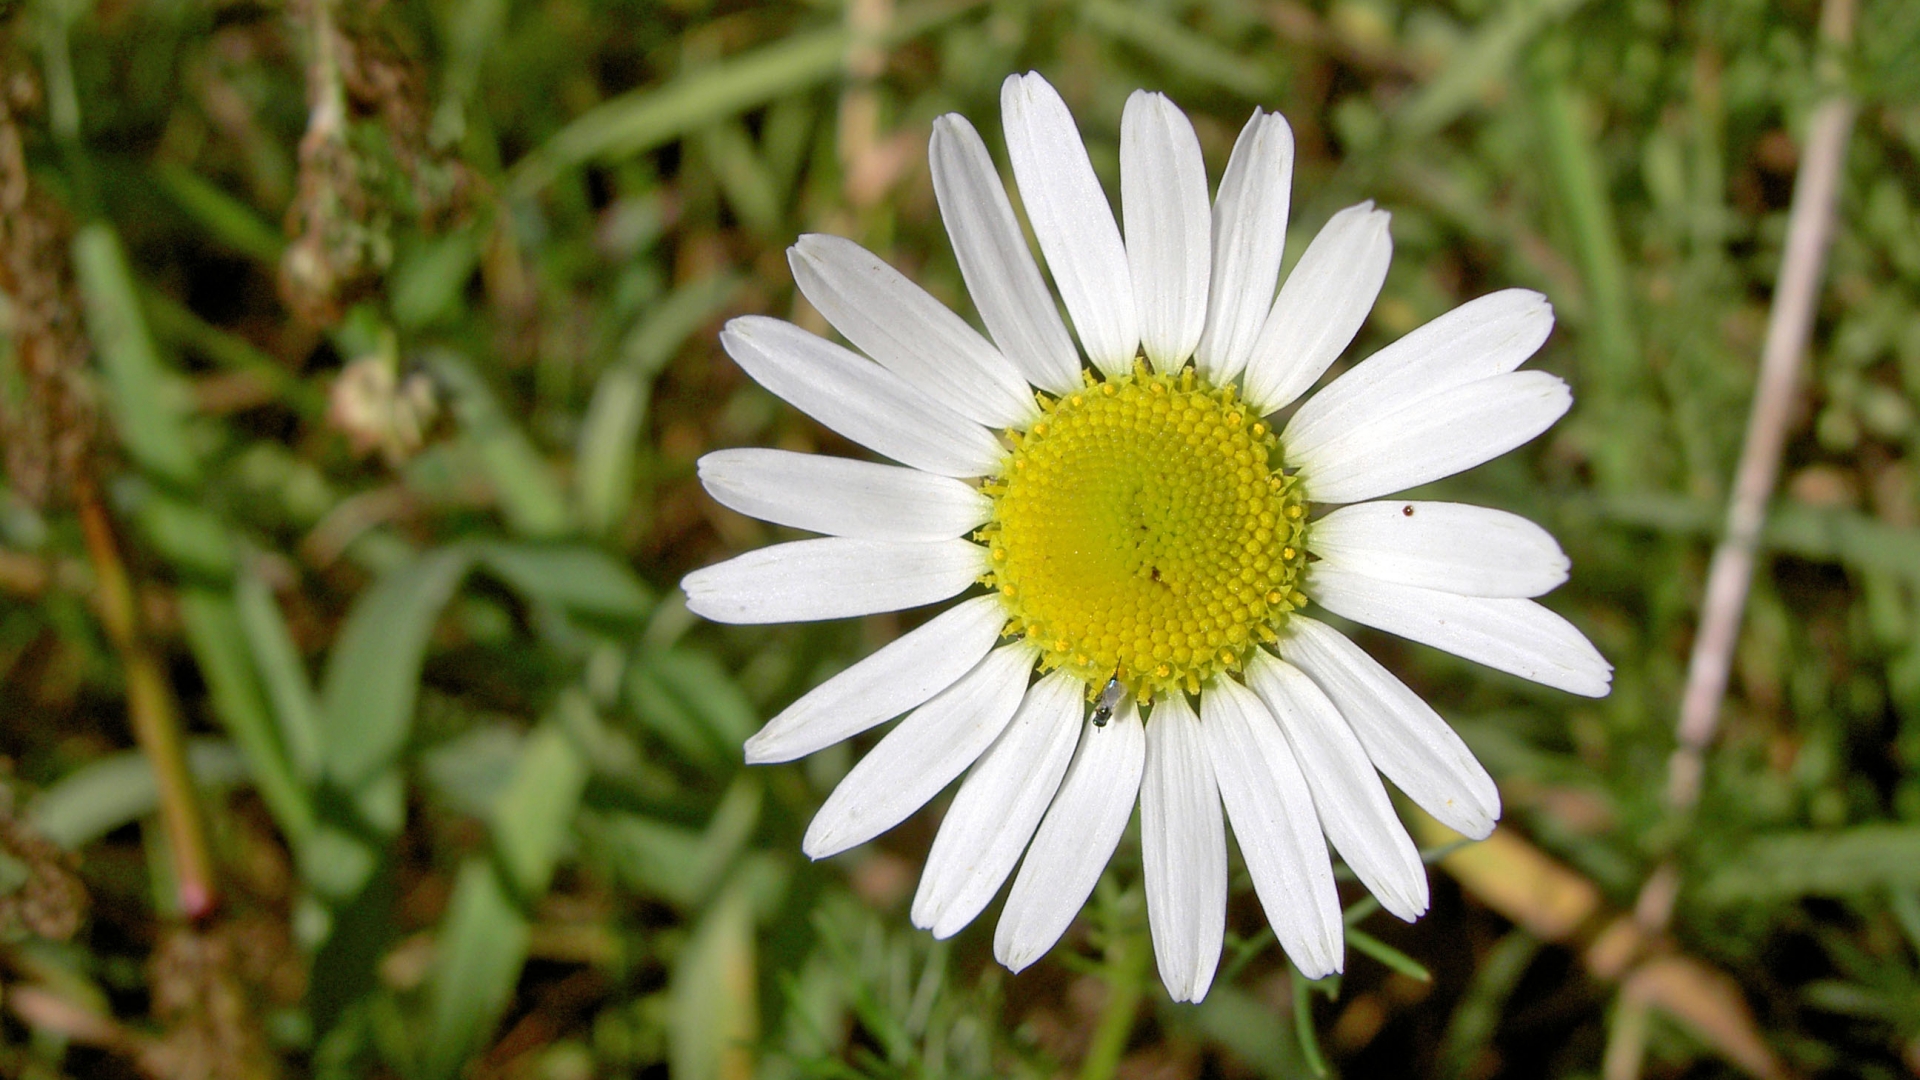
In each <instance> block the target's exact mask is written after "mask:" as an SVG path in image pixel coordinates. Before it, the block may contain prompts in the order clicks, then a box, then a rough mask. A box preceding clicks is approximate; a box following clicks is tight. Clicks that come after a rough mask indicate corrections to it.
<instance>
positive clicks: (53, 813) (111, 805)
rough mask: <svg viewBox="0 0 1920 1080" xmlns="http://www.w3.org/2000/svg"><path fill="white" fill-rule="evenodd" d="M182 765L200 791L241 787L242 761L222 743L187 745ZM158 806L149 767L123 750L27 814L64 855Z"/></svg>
mask: <svg viewBox="0 0 1920 1080" xmlns="http://www.w3.org/2000/svg"><path fill="white" fill-rule="evenodd" d="M187 765H188V767H189V768H191V769H192V770H193V779H194V783H195V784H197V785H198V786H199V787H201V788H202V789H206V788H222V787H231V786H233V785H235V784H240V783H244V782H246V779H247V763H246V759H245V758H244V757H242V756H241V755H240V753H239V752H238V751H236V750H235V749H234V748H233V745H232V744H231V743H228V742H226V741H225V740H222V739H194V740H193V741H192V742H189V743H188V744H187ZM159 806H160V789H159V785H158V784H156V783H155V782H154V779H153V767H152V766H150V765H148V764H147V759H146V757H145V756H143V755H142V754H141V753H140V752H139V751H138V750H122V751H119V752H117V753H113V754H108V755H107V756H105V757H102V758H96V759H95V760H93V761H91V762H89V763H87V764H85V765H82V766H81V767H80V768H78V769H75V770H74V771H72V772H70V773H68V774H67V775H66V776H65V777H64V778H63V779H62V780H61V781H60V782H59V783H57V784H55V785H53V786H52V787H50V788H48V789H46V790H45V791H43V792H41V793H40V795H39V797H38V798H36V799H34V801H33V804H32V806H31V807H30V808H29V810H28V817H29V818H31V819H32V821H33V827H34V828H35V829H37V830H39V832H40V835H42V836H44V837H46V838H47V839H49V840H51V841H53V842H54V843H56V844H59V845H60V846H61V847H64V848H67V849H69V850H71V849H74V848H79V847H81V846H83V845H85V844H88V843H91V842H93V841H95V840H98V839H99V838H101V837H102V836H105V835H107V834H108V833H110V832H112V831H113V830H115V829H118V828H120V827H121V826H122V825H128V824H131V823H132V822H135V821H138V820H139V819H141V818H143V817H145V816H147V815H148V814H151V813H153V812H154V811H155V810H156V809H158V808H159Z"/></svg>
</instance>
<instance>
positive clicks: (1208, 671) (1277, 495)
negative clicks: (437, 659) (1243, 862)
mask: <svg viewBox="0 0 1920 1080" xmlns="http://www.w3.org/2000/svg"><path fill="white" fill-rule="evenodd" d="M1041 408H1042V415H1041V418H1040V419H1039V420H1037V421H1035V422H1034V424H1033V426H1032V427H1031V428H1029V429H1028V430H1027V431H1026V432H1024V433H1016V434H1015V435H1014V449H1013V452H1012V454H1011V455H1009V457H1008V459H1007V465H1006V469H1005V475H1003V476H1000V477H997V478H995V479H994V480H992V481H990V482H989V483H988V484H987V487H986V491H987V494H988V495H989V496H991V497H992V499H993V517H992V518H991V519H990V520H989V521H988V523H987V524H986V525H985V526H984V527H983V528H982V529H981V530H980V533H979V539H980V540H981V541H982V542H984V543H985V544H986V545H987V547H988V551H989V554H990V557H991V559H992V563H991V566H992V569H991V571H990V572H989V573H988V575H987V583H988V584H989V585H990V586H991V587H993V588H994V589H996V590H997V591H998V592H999V594H1000V597H1001V600H1002V601H1003V602H1004V603H1005V604H1006V606H1007V612H1008V632H1009V633H1012V634H1017V635H1020V636H1023V637H1024V638H1025V639H1026V640H1027V642H1028V643H1029V644H1031V645H1033V646H1034V647H1036V648H1038V649H1039V650H1040V652H1041V655H1042V660H1041V663H1042V664H1043V665H1044V666H1045V667H1047V668H1064V669H1066V670H1067V671H1069V672H1071V673H1072V674H1074V675H1077V676H1079V677H1080V678H1081V679H1083V680H1085V681H1086V683H1087V685H1088V686H1089V687H1090V688H1092V689H1091V690H1090V692H1097V691H1098V690H1099V688H1100V687H1103V686H1105V685H1106V683H1107V682H1108V680H1109V679H1111V678H1114V677H1116V676H1117V677H1118V678H1119V680H1120V682H1121V684H1122V685H1124V686H1125V687H1126V688H1127V689H1128V690H1129V691H1131V692H1132V693H1133V695H1134V696H1135V697H1138V698H1141V699H1143V700H1144V699H1149V698H1150V697H1151V696H1152V695H1154V694H1155V693H1158V692H1163V691H1169V690H1174V689H1184V690H1186V691H1188V692H1191V693H1197V692H1199V690H1200V685H1201V684H1202V683H1204V682H1206V681H1207V680H1208V679H1210V678H1212V677H1213V676H1214V675H1217V674H1219V673H1220V672H1222V671H1228V670H1234V669H1237V668H1238V667H1239V666H1240V663H1241V661H1242V660H1244V659H1245V658H1246V656H1247V653H1248V651H1249V650H1250V649H1252V648H1253V647H1254V646H1255V645H1256V644H1257V643H1258V642H1261V641H1272V640H1274V639H1275V636H1276V631H1277V630H1278V629H1279V627H1280V626H1281V624H1282V623H1284V622H1285V620H1286V617H1287V615H1288V613H1289V612H1291V611H1293V610H1294V609H1295V608H1297V607H1299V606H1300V605H1301V604H1303V603H1305V598H1304V597H1303V596H1301V595H1300V593H1299V592H1298V591H1297V590H1296V588H1295V584H1296V582H1297V581H1298V580H1299V577H1300V572H1301V570H1302V569H1303V568H1304V567H1305V565H1306V558H1307V556H1306V551H1307V544H1306V535H1305V534H1306V507H1305V499H1304V497H1303V495H1302V493H1301V492H1300V489H1299V486H1298V485H1297V484H1296V483H1295V481H1294V478H1293V477H1291V476H1288V475H1286V474H1285V473H1284V472H1283V471H1282V470H1281V468H1280V466H1279V460H1280V444H1279V440H1278V438H1276V437H1275V435H1274V433H1273V431H1272V429H1271V428H1269V427H1268V426H1267V425H1266V424H1265V423H1264V422H1263V421H1262V420H1261V419H1260V418H1259V417H1258V416H1256V415H1254V414H1253V411H1252V410H1251V409H1249V408H1247V407H1246V405H1245V404H1244V403H1242V402H1241V401H1239V400H1238V399H1237V397H1236V395H1235V393H1234V390H1233V388H1232V387H1231V386H1228V387H1220V388H1215V387H1213V386H1210V385H1208V384H1207V382H1206V381H1205V380H1203V379H1200V378H1199V377H1197V376H1196V375H1195V374H1194V373H1193V371H1192V369H1187V370H1185V371H1183V372H1181V373H1180V374H1178V375H1160V374H1154V373H1152V372H1150V371H1148V370H1147V369H1146V367H1145V365H1140V366H1138V367H1137V368H1136V369H1135V370H1134V372H1133V373H1132V374H1130V375H1127V376H1124V377H1122V378H1118V379H1112V380H1108V381H1106V382H1099V383H1091V384H1090V385H1088V386H1087V387H1086V388H1084V389H1082V390H1079V391H1076V392H1074V393H1071V394H1068V395H1066V396H1064V397H1062V398H1059V399H1058V400H1048V399H1044V398H1043V399H1042V403H1041Z"/></svg>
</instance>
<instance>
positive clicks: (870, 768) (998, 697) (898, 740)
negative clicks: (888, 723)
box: [800, 643, 1036, 859]
mask: <svg viewBox="0 0 1920 1080" xmlns="http://www.w3.org/2000/svg"><path fill="white" fill-rule="evenodd" d="M1035 656H1036V654H1035V653H1034V651H1033V649H1031V648H1029V647H1028V646H1026V645H1024V644H1019V643H1016V644H1013V645H1002V646H1001V647H1000V648H998V649H995V650H994V651H992V652H990V653H988V654H987V658H986V659H984V660H982V661H980V663H978V664H977V665H975V666H974V669H973V670H972V671H969V672H967V673H966V674H965V675H964V676H962V677H961V679H960V681H959V682H956V683H954V684H953V685H952V686H949V687H947V688H946V689H945V690H942V691H940V693H938V694H937V695H935V696H934V698H933V700H931V701H929V702H927V703H926V704H925V705H922V706H920V707H919V708H917V709H915V710H913V711H912V712H910V713H908V714H907V718H906V719H905V720H902V721H900V723H899V725H898V726H896V727H895V728H894V729H893V730H892V731H889V732H887V734H886V737H885V738H883V739H881V740H880V742H879V743H878V744H876V745H875V746H874V748H873V749H872V750H870V751H868V752H867V756H866V757H863V758H861V759H860V763H859V764H858V765H855V766H854V767H853V768H852V769H851V770H850V771H849V772H848V773H847V775H846V776H845V777H843V778H842V779H841V780H840V783H839V785H838V786H837V787H835V788H834V789H833V794H832V795H829V796H827V801H826V803H825V804H823V805H822V806H821V807H820V812H819V813H817V814H815V815H813V822H812V823H811V824H809V825H808V826H807V835H806V836H805V837H803V838H802V839H801V841H800V850H801V851H804V852H806V853H807V857H808V858H811V859H824V858H826V857H827V856H829V855H838V854H839V853H840V852H842V851H845V850H847V849H848V848H850V847H854V846H856V845H859V844H864V843H866V842H867V841H869V840H871V839H873V838H874V837H876V836H879V835H880V834H881V833H883V832H886V831H887V830H888V829H891V828H893V827H894V826H895V825H898V824H900V823H901V822H902V821H905V820H906V819H907V816H908V815H909V814H912V813H913V812H914V811H915V810H918V809H920V808H921V807H922V806H925V805H926V804H927V800H928V799H931V798H933V797H934V796H935V795H937V794H939V793H940V789H941V788H943V787H946V786H947V785H948V784H949V783H951V782H952V780H953V778H954V777H956V776H959V775H960V774H961V773H962V772H965V771H966V768H967V766H969V765H971V764H973V763H974V760H975V759H976V758H978V757H979V756H980V754H981V752H982V751H984V750H986V748H987V747H989V746H992V745H993V740H995V739H997V738H999V737H1000V732H1001V731H1002V730H1004V729H1005V728H1006V726H1007V721H1008V720H1010V719H1012V718H1013V712H1014V710H1015V709H1017V708H1019V707H1020V699H1021V697H1022V696H1023V695H1025V694H1026V692H1027V676H1028V675H1029V674H1030V673H1031V672H1032V671H1033V662H1034V659H1035Z"/></svg>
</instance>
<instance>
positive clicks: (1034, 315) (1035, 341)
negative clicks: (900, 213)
mask: <svg viewBox="0 0 1920 1080" xmlns="http://www.w3.org/2000/svg"><path fill="white" fill-rule="evenodd" d="M927 160H928V163H929V164H930V165H931V167H932V170H933V194H934V197H935V198H936V199H938V200H939V202H940V217H941V219H942V220H944V221H945V222H946V224H947V236H948V238H949V239H951V240H952V241H953V254H954V258H955V259H957V260H958V261H959V263H960V276H961V277H963V278H965V279H966V282H967V292H968V294H969V295H971V296H972V297H973V306H974V307H975V308H976V309H978V310H979V312H980V319H981V321H983V322H985V323H986V324H987V332H988V333H989V334H992V335H993V340H994V342H995V343H996V344H998V345H999V346H1000V349H1001V351H1002V352H1003V353H1005V354H1006V357H1007V359H1009V360H1012V361H1013V362H1014V363H1015V364H1016V365H1018V366H1019V368H1020V371H1021V373H1022V374H1023V375H1025V376H1026V377H1027V381H1028V382H1030V383H1032V384H1033V385H1035V386H1038V387H1040V388H1041V389H1042V390H1050V391H1052V392H1053V393H1056V394H1069V393H1072V392H1073V391H1075V390H1077V389H1079V388H1080V354H1079V353H1078V352H1076V351H1075V350H1074V347H1073V338H1072V337H1070V336H1068V334H1067V324H1066V323H1064V322H1062V321H1060V309H1059V308H1058V307H1056V306H1055V305H1054V301H1053V294H1052V293H1051V292H1049V291H1048V290H1047V283H1046V280H1045V279H1043V278H1042V277H1041V276H1040V266H1039V264H1038V263H1036V262H1034V261H1033V252H1032V251H1030V250H1028V248H1027V239H1026V237H1025V236H1024V235H1023V234H1022V233H1021V232H1020V222H1019V221H1018V220H1016V219H1015V218H1014V216H1013V204H1012V203H1011V202H1009V201H1008V200H1007V190H1006V188H1005V187H1004V186H1002V185H1001V183H1000V174H999V173H997V172H995V171H994V168H993V158H992V157H991V156H990V155H989V154H988V153H987V146H986V144H985V143H984V142H981V141H980V133H979V132H977V131H975V130H974V129H973V125H972V124H970V123H968V122H967V119H966V117H964V116H961V115H959V114H958V113H948V114H947V115H945V116H942V117H940V118H939V119H937V120H935V121H934V122H933V138H932V140H931V141H930V142H929V143H928V146H927Z"/></svg>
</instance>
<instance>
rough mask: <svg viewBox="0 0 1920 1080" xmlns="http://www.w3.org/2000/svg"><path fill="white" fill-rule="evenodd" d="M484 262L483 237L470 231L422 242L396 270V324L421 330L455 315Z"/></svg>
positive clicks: (394, 317)
mask: <svg viewBox="0 0 1920 1080" xmlns="http://www.w3.org/2000/svg"><path fill="white" fill-rule="evenodd" d="M479 262H480V238H479V237H478V236H476V235H475V234H474V232H473V231H472V230H471V229H469V230H465V231H462V232H455V233H449V234H447V235H446V236H441V237H436V238H434V239H431V240H426V241H422V242H421V243H419V244H418V245H416V246H414V247H412V248H410V249H408V250H407V252H406V253H405V256H404V257H403V258H402V259H401V260H400V262H399V263H398V265H396V266H395V267H394V268H393V292H392V304H393V322H394V325H396V326H398V327H400V328H401V329H402V330H417V329H419V328H420V327H423V326H428V325H430V324H432V323H435V322H438V321H439V320H440V319H443V318H445V317H446V316H448V315H450V314H452V313H453V312H454V311H456V310H457V309H458V307H459V305H460V297H461V294H462V293H464V292H465V291H466V288H467V281H468V280H469V279H470V278H472V277H473V270H474V267H475V266H477V265H478V264H479Z"/></svg>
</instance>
